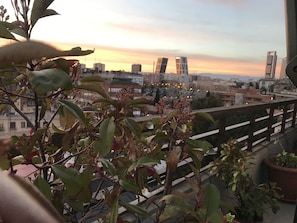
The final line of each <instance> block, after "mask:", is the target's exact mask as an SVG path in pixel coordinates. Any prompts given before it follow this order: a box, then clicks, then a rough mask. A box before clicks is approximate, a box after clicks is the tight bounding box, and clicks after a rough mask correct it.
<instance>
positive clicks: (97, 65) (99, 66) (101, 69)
mask: <svg viewBox="0 0 297 223" xmlns="http://www.w3.org/2000/svg"><path fill="white" fill-rule="evenodd" d="M94 69H95V70H96V71H97V72H99V73H104V72H105V64H103V63H94Z"/></svg>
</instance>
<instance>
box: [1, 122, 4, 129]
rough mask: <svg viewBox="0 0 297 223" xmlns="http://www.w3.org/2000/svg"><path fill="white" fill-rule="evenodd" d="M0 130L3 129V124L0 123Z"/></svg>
mask: <svg viewBox="0 0 297 223" xmlns="http://www.w3.org/2000/svg"><path fill="white" fill-rule="evenodd" d="M0 131H4V124H3V123H0Z"/></svg>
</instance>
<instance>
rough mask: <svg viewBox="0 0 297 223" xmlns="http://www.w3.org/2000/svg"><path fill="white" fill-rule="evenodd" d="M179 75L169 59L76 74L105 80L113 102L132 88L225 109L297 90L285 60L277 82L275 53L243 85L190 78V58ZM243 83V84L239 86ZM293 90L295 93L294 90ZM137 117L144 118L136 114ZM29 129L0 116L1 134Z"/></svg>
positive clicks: (82, 99)
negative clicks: (149, 67)
mask: <svg viewBox="0 0 297 223" xmlns="http://www.w3.org/2000/svg"><path fill="white" fill-rule="evenodd" d="M175 62H176V74H168V73H166V67H167V63H168V58H165V57H160V58H158V59H157V63H156V66H155V68H154V72H142V65H141V64H132V67H131V72H125V71H121V70H120V71H107V70H106V69H105V64H103V63H95V64H94V66H93V68H87V67H86V66H85V65H84V64H80V63H75V66H78V67H76V68H75V69H73V70H76V71H77V74H76V75H77V78H78V79H79V78H81V77H84V76H89V75H99V76H101V77H102V78H103V79H104V82H103V83H102V88H103V89H105V91H106V92H107V93H108V94H109V96H110V97H111V98H116V95H117V93H118V92H119V91H120V90H121V89H123V88H130V89H132V91H133V94H134V98H140V97H146V98H149V99H154V97H156V93H157V92H158V93H159V94H160V96H161V97H163V98H165V99H166V100H174V99H175V98H179V97H186V98H187V99H188V100H193V99H196V98H203V97H205V95H206V94H207V92H211V93H212V94H216V95H217V96H219V97H220V98H221V99H222V100H223V102H224V105H225V106H231V105H237V104H250V103H259V102H263V101H269V100H273V99H275V98H278V97H296V95H297V94H296V92H295V87H294V85H293V84H292V83H291V82H290V80H289V79H288V78H287V77H286V74H285V67H286V65H287V62H286V59H285V58H284V59H283V61H282V68H281V69H280V70H281V74H280V79H278V80H277V79H276V78H275V71H276V64H277V54H276V51H269V52H267V59H266V65H265V66H266V68H265V75H264V77H263V78H261V79H259V80H256V81H253V80H250V81H248V82H245V83H241V81H240V80H238V79H230V80H224V79H218V78H211V77H209V76H203V75H194V74H191V75H189V69H188V61H187V57H182V56H180V57H176V58H175ZM239 83H240V84H239ZM292 89H294V90H292ZM75 98H76V99H77V103H79V104H82V105H85V104H88V103H89V102H91V101H92V100H94V99H96V98H98V95H97V94H96V93H92V92H88V91H85V90H81V91H79V92H76V95H75ZM16 104H17V107H18V108H19V109H20V110H21V111H22V112H24V113H27V114H28V113H32V117H33V111H34V103H33V102H32V101H30V100H26V99H25V98H22V99H20V100H18V101H17V102H16ZM134 114H135V115H142V113H141V111H135V113H134ZM26 128H28V127H27V125H26V123H25V121H24V120H23V119H22V118H21V117H18V116H16V115H15V112H14V111H13V109H10V110H7V111H6V114H4V115H0V132H7V131H9V134H10V131H19V130H24V129H26Z"/></svg>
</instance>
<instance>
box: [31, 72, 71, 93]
mask: <svg viewBox="0 0 297 223" xmlns="http://www.w3.org/2000/svg"><path fill="white" fill-rule="evenodd" d="M29 81H30V84H31V86H32V88H33V90H34V91H35V92H36V93H37V94H38V95H44V94H46V93H48V92H49V91H56V90H58V89H59V88H62V89H64V90H71V89H72V81H71V78H70V77H69V75H68V74H66V73H65V72H64V71H62V70H60V69H46V70H39V71H32V72H30V73H29Z"/></svg>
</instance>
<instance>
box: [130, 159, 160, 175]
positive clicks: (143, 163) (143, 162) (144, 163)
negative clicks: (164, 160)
mask: <svg viewBox="0 0 297 223" xmlns="http://www.w3.org/2000/svg"><path fill="white" fill-rule="evenodd" d="M158 163H159V161H158V160H155V159H152V158H149V157H147V156H143V157H141V158H140V159H139V160H138V161H137V162H136V163H134V164H132V165H131V166H130V167H129V169H128V172H130V171H132V170H134V169H135V168H136V167H139V166H154V165H156V164H158Z"/></svg>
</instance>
